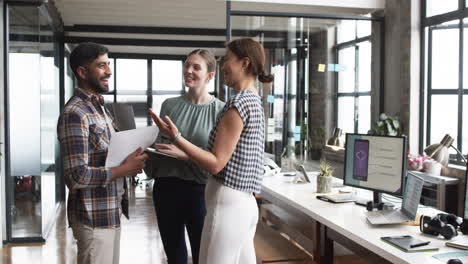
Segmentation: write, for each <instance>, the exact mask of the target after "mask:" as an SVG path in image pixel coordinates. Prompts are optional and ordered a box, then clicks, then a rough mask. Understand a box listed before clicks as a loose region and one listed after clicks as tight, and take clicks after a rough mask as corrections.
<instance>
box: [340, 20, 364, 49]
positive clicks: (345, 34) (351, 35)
mask: <svg viewBox="0 0 468 264" xmlns="http://www.w3.org/2000/svg"><path fill="white" fill-rule="evenodd" d="M337 26H338V33H337V35H338V39H337V43H338V44H339V43H343V42H347V41H350V40H353V39H355V38H356V21H355V20H342V21H340V22H339V23H338V25H337ZM363 27H364V26H363V25H362V26H361V28H360V33H361V34H362V33H363V32H362V30H363Z"/></svg>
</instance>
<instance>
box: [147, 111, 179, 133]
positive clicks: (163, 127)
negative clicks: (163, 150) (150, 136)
mask: <svg viewBox="0 0 468 264" xmlns="http://www.w3.org/2000/svg"><path fill="white" fill-rule="evenodd" d="M148 112H149V113H150V115H151V117H152V118H153V121H154V122H155V123H156V125H157V126H158V127H159V130H160V131H161V132H162V133H163V134H165V135H166V136H168V137H169V138H171V140H174V138H176V137H177V136H178V135H179V129H177V127H176V126H175V125H174V123H172V120H171V119H170V118H169V117H168V116H165V117H164V121H163V120H162V119H161V118H159V116H158V115H157V114H155V113H154V112H153V110H152V109H149V110H148Z"/></svg>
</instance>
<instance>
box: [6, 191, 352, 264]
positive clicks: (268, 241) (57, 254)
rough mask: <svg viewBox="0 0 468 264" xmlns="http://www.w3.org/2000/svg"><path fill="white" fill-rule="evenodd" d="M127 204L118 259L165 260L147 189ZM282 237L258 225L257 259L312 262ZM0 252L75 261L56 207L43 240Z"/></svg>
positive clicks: (58, 262)
mask: <svg viewBox="0 0 468 264" xmlns="http://www.w3.org/2000/svg"><path fill="white" fill-rule="evenodd" d="M130 204H131V206H130V216H131V218H130V221H128V220H127V219H125V218H122V219H124V220H123V223H122V238H121V256H120V263H122V264H124V263H130V264H137V263H138V264H147V263H148V264H149V263H152V264H160V263H167V261H166V259H165V254H164V250H163V246H162V242H161V239H160V236H159V230H158V227H157V223H156V216H155V213H154V208H153V202H152V198H151V189H146V188H144V186H143V188H141V187H136V188H135V189H134V190H133V191H132V193H131V196H130ZM282 239H283V238H282V237H281V236H279V235H278V234H277V233H275V232H273V231H271V230H268V229H267V228H266V227H263V226H260V225H259V227H258V228H257V234H256V237H255V247H256V251H257V258H258V259H259V263H278V264H279V263H281V264H288V263H289V264H306V263H314V262H313V261H312V259H311V258H310V256H308V255H307V254H305V253H304V252H302V251H300V250H298V249H297V248H296V247H294V246H292V244H291V243H289V242H288V241H286V240H282ZM0 253H1V256H2V258H1V261H0V263H5V264H10V263H14V264H23V263H24V264H30V263H35V264H36V263H44V264H46V263H47V264H68V263H70V264H71V263H76V243H75V242H74V239H73V235H72V232H71V229H70V228H67V220H66V214H65V209H64V208H62V209H61V210H60V212H59V215H58V216H57V221H56V224H55V225H54V227H53V228H52V231H51V233H50V234H49V236H48V237H47V242H46V243H34V244H26V245H25V244H21V245H14V244H8V245H6V246H3V247H2V248H1V249H0ZM348 260H350V259H348ZM260 261H261V262H260ZM190 263H191V262H190ZM341 263H353V262H352V261H349V262H348V261H343V262H341Z"/></svg>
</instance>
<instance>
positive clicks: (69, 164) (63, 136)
mask: <svg viewBox="0 0 468 264" xmlns="http://www.w3.org/2000/svg"><path fill="white" fill-rule="evenodd" d="M102 103H103V99H102V97H101V96H99V95H93V94H91V93H90V92H88V91H85V90H83V89H76V91H75V95H74V96H73V97H72V98H71V99H70V100H69V101H68V102H67V104H66V105H65V109H64V110H63V112H62V113H61V115H60V117H59V121H58V126H57V134H58V139H59V141H60V150H61V155H62V159H63V167H64V173H65V183H66V185H67V187H68V189H69V190H70V193H69V196H68V205H67V207H68V208H67V214H68V220H69V222H71V221H75V222H76V221H79V222H80V223H82V224H85V225H89V226H92V227H102V228H110V227H118V226H120V214H121V213H120V205H119V199H118V197H117V189H116V187H117V184H116V182H115V181H112V180H111V171H110V169H109V168H105V167H104V166H105V162H106V157H107V147H108V145H109V139H110V131H109V129H108V128H107V123H106V119H105V116H104V114H103V112H102V107H101V105H102ZM108 115H109V114H108ZM109 116H110V115H109ZM114 127H115V126H114ZM124 188H125V193H124V195H123V197H122V210H123V213H124V214H125V215H126V216H127V217H128V215H127V214H126V212H128V196H127V188H126V184H125V187H124Z"/></svg>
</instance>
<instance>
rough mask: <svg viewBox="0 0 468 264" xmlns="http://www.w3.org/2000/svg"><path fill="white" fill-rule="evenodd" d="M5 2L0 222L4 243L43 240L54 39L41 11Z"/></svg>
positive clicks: (48, 201) (51, 189)
mask: <svg viewBox="0 0 468 264" xmlns="http://www.w3.org/2000/svg"><path fill="white" fill-rule="evenodd" d="M6 6H7V23H8V46H7V47H6V48H7V49H8V57H7V59H8V61H7V72H8V75H7V87H6V91H5V94H6V98H7V105H6V107H7V111H6V112H7V118H6V125H5V127H6V133H7V134H6V142H5V143H6V164H7V166H6V190H7V194H6V198H7V199H6V220H7V240H8V241H9V242H34V241H44V237H45V235H46V234H47V233H48V230H49V229H50V228H51V226H52V224H53V221H54V219H55V212H56V207H57V205H58V202H59V201H58V200H57V198H56V191H57V189H56V185H57V184H58V183H60V181H59V180H57V178H58V177H60V175H61V174H60V171H59V169H58V166H56V161H57V160H58V157H59V151H58V143H57V135H56V125H57V119H58V116H59V109H60V107H59V105H60V100H59V97H60V95H59V67H58V52H57V50H58V49H57V42H56V40H55V37H54V34H53V31H52V29H51V28H50V26H49V22H48V19H47V18H46V15H45V13H44V9H42V8H41V6H37V5H31V6H29V5H14V4H8V5H6Z"/></svg>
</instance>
